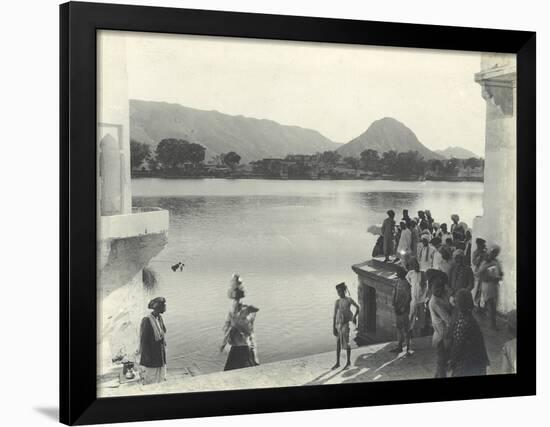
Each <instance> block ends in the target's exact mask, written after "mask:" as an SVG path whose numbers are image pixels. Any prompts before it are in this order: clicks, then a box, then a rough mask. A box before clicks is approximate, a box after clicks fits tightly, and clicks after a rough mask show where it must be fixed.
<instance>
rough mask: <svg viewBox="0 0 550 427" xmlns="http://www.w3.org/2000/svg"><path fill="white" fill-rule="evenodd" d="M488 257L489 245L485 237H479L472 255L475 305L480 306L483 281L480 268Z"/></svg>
mask: <svg viewBox="0 0 550 427" xmlns="http://www.w3.org/2000/svg"><path fill="white" fill-rule="evenodd" d="M486 257H487V246H486V241H485V239H482V238H481V237H478V238H477V239H476V249H475V251H474V253H473V255H472V270H473V272H474V289H472V298H473V299H474V306H476V307H479V300H480V289H481V281H480V280H479V268H480V267H481V263H482V262H483V261H485V258H486Z"/></svg>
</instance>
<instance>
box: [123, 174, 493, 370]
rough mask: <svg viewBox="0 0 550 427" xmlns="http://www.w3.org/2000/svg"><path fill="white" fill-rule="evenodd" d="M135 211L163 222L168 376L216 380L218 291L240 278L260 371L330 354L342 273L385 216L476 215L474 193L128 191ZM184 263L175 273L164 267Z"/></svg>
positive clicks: (224, 187) (208, 187) (348, 278)
mask: <svg viewBox="0 0 550 427" xmlns="http://www.w3.org/2000/svg"><path fill="white" fill-rule="evenodd" d="M132 191H133V204H134V206H144V207H145V206H158V207H161V208H164V209H167V210H168V211H170V231H169V237H168V245H167V246H166V248H165V249H164V250H163V251H162V252H161V253H160V254H159V255H158V256H157V257H156V258H154V259H153V260H152V261H151V264H150V265H151V267H153V268H154V269H155V270H156V271H157V273H158V275H159V278H160V286H159V290H158V294H159V295H163V296H165V297H166V298H167V312H166V314H165V321H166V326H167V329H168V334H167V341H168V347H167V351H168V365H169V367H183V366H189V365H191V364H193V363H195V364H196V365H198V367H199V368H200V369H201V371H202V372H213V371H219V370H222V369H223V365H224V362H225V358H226V354H220V353H219V351H218V348H219V345H220V343H221V339H222V331H221V328H222V325H223V323H224V320H225V317H226V315H227V312H228V310H229V307H230V300H229V299H228V298H227V296H226V294H227V287H228V283H229V280H230V278H231V275H232V274H233V273H234V272H238V273H240V274H241V276H242V278H243V280H244V285H245V289H246V292H247V296H246V299H245V302H246V303H249V304H254V305H256V306H258V307H259V308H260V312H259V313H258V315H257V319H256V336H257V339H258V346H259V352H260V360H261V362H262V363H267V362H272V361H277V360H283V359H290V358H295V357H299V356H303V355H308V354H313V353H318V352H324V351H330V350H332V349H333V348H334V346H335V341H334V338H333V336H332V310H333V304H334V300H335V299H336V291H335V289H334V286H335V285H336V284H337V283H339V282H341V281H345V282H346V283H347V284H348V286H349V288H350V291H351V294H352V296H353V297H354V298H356V296H357V278H356V276H355V274H354V273H353V272H352V270H351V265H352V264H355V263H359V262H362V261H365V260H366V259H368V258H370V254H371V252H372V248H373V245H374V243H375V240H376V236H373V235H371V234H369V233H367V232H366V230H367V227H368V226H369V225H372V224H381V223H382V221H383V219H384V218H385V217H386V214H385V212H386V211H387V210H388V209H393V210H395V211H396V213H397V215H396V217H398V219H400V218H401V211H402V209H409V212H410V214H411V216H416V214H414V213H415V212H417V211H418V210H420V209H430V210H431V212H432V215H433V217H434V218H435V220H436V221H437V222H447V223H449V222H450V215H451V214H453V213H458V214H459V215H460V218H461V221H465V222H466V223H467V224H468V225H470V226H471V224H472V219H473V218H474V216H476V215H481V214H482V207H481V206H482V205H481V201H482V194H483V184H482V183H469V182H468V183H466V182H465V183H447V182H394V181H281V180H221V179H205V180H168V179H154V178H147V179H136V180H133V181H132ZM180 260H181V261H183V262H184V263H185V268H184V270H183V272H179V271H178V272H175V273H174V272H172V270H171V269H170V266H171V265H172V264H175V263H176V262H177V261H180Z"/></svg>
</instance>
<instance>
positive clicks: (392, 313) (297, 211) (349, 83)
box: [96, 30, 521, 397]
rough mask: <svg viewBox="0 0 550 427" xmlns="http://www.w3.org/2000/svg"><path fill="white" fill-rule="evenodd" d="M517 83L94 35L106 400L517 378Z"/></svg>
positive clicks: (355, 48)
mask: <svg viewBox="0 0 550 427" xmlns="http://www.w3.org/2000/svg"><path fill="white" fill-rule="evenodd" d="M516 82H517V64H516V55H514V54H509V53H499V52H472V51H450V50H436V49H418V48H402V47H382V46H366V45H351V44H336V43H321V42H303V41H284V40H261V39H254V38H238V37H213V36H205V35H185V34H159V33H145V32H131V31H116V30H99V31H98V32H97V149H96V153H97V159H96V162H97V224H98V227H97V313H98V314H97V355H98V357H97V361H98V364H97V395H98V397H119V396H136V395H152V394H169V393H189V392H206V391H227V390H239V389H259V388H280V387H300V386H311V385H318V386H324V385H334V384H350V383H366V382H386V381H407V380H415V379H433V381H434V382H435V383H434V384H436V383H437V381H438V380H439V379H441V378H446V377H465V376H486V375H495V374H496V375H498V374H509V375H514V374H515V373H516V369H517V367H516V365H517V356H516V353H517V351H516V340H517V337H516V301H517V297H518V292H517V286H516V285H517V283H516V281H517V274H516V271H517V260H516V254H517V253H518V252H519V250H518V247H517V242H516V232H517V215H516V205H517V190H518V189H517V188H516V179H517V176H516V170H517V153H516V145H517V141H516V140H517V137H516V121H517V116H516V114H517V105H516V99H517V94H516V93H517V84H516ZM519 340H521V337H519Z"/></svg>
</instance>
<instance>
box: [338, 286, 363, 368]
mask: <svg viewBox="0 0 550 427" xmlns="http://www.w3.org/2000/svg"><path fill="white" fill-rule="evenodd" d="M336 292H337V293H338V297H339V298H338V299H337V300H336V302H335V303H334V316H333V318H332V333H333V334H334V336H335V337H336V364H335V365H334V366H333V367H332V369H337V368H339V367H340V352H341V351H342V349H344V348H345V349H346V353H347V361H346V365H345V366H344V370H345V369H348V368H349V367H350V366H351V347H350V345H349V322H353V323H354V324H357V315H358V314H359V305H358V304H357V303H356V302H355V301H354V300H353V298H351V296H350V295H349V291H348V288H347V286H346V284H345V283H344V282H342V283H339V284H337V285H336ZM351 306H354V307H355V315H353V314H352V312H351Z"/></svg>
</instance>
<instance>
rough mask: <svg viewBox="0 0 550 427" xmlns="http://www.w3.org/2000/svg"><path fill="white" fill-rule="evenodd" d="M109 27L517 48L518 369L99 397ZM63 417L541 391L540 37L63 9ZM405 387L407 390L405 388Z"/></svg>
mask: <svg viewBox="0 0 550 427" xmlns="http://www.w3.org/2000/svg"><path fill="white" fill-rule="evenodd" d="M99 29H110V30H123V31H143V32H157V33H181V34H195V35H209V36H232V37H248V38H259V39H279V40H296V41H317V42H332V43H349V44H365V45H379V46H398V47H414V48H429V49H442V50H463V51H486V52H502V53H515V54H517V70H518V83H517V84H518V92H517V93H518V98H517V111H518V114H517V140H518V147H517V153H518V154H517V155H518V171H517V172H518V173H517V188H518V197H517V214H518V223H517V236H518V240H517V242H518V244H517V247H518V248H520V247H521V248H529V252H530V256H529V257H526V256H521V257H520V256H518V257H517V269H518V275H517V277H518V283H517V286H518V295H517V307H518V309H517V313H518V336H519V337H520V339H519V340H518V350H517V353H518V371H517V374H515V375H491V376H485V377H465V378H452V379H438V380H437V387H433V380H428V379H427V380H408V381H403V382H400V383H399V385H398V386H397V384H396V383H395V382H379V383H374V382H372V383H363V384H346V385H324V386H303V387H289V388H279V389H255V390H239V391H218V392H204V393H185V394H167V395H150V396H140V397H117V398H102V399H98V398H97V397H96V386H97V385H96V359H97V357H96V152H95V150H96V143H95V137H96V126H97V121H96V31H97V30H99ZM60 35H61V39H60V101H61V102H60V105H61V109H60V230H61V234H60V247H61V252H60V277H61V280H60V354H61V358H60V418H61V422H62V423H66V424H71V425H72V424H92V423H106V422H123V421H141V420H160V419H170V418H185V417H205V416H217V415H230V414H245V413H260V412H277V411H297V410H311V409H320V408H343V407H352V406H369V405H388V404H401V403H412V402H430V401H444V400H459V399H461V400H462V399H479V398H490V397H508V396H524V395H533V394H535V393H536V371H535V370H536V366H535V365H536V359H535V358H536V354H535V350H536V342H535V336H536V333H535V332H536V331H535V319H536V312H535V297H536V289H535V283H536V282H535V271H536V270H535V254H534V250H535V247H536V244H535V236H536V232H535V215H536V214H535V192H536V191H535V190H536V188H535V185H536V183H535V138H536V134H535V132H536V131H535V129H536V126H535V125H536V122H535V121H536V118H535V117H536V114H535V112H536V111H535V108H536V86H535V85H536V83H535V81H536V78H535V77H536V75H535V73H536V71H535V57H536V54H535V46H536V34H535V33H534V32H528V31H510V30H496V29H480V28H459V27H447V26H436V25H416V24H402V23H387V22H370V21H356V20H344V19H327V18H311V17H295V16H279V15H264V14H249V13H234V12H219V11H205V10H188V9H174V8H162V7H148V6H147V7H146V6H127V5H114V4H98V3H81V2H69V3H65V4H62V5H61V6H60ZM397 387H399V392H397V391H396V390H397Z"/></svg>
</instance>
